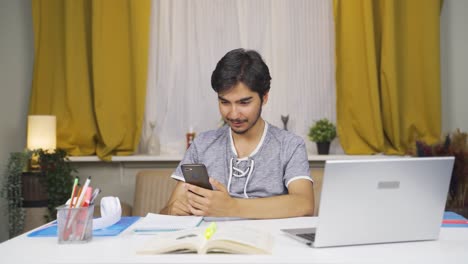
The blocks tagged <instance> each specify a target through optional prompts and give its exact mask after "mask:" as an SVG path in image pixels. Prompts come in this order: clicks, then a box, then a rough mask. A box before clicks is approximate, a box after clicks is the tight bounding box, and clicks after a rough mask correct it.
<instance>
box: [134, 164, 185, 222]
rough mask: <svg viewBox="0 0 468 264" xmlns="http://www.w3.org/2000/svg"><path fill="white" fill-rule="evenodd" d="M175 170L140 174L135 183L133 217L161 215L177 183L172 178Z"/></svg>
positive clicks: (146, 171)
mask: <svg viewBox="0 0 468 264" xmlns="http://www.w3.org/2000/svg"><path fill="white" fill-rule="evenodd" d="M173 171H174V169H154V170H144V171H140V172H138V174H137V175H136V182H135V195H134V201H133V215H135V216H145V215H146V214H147V213H159V211H161V209H163V208H164V206H165V205H166V203H167V201H168V200H169V198H170V196H171V194H172V190H174V187H175V186H176V184H177V181H176V180H174V179H172V178H171V177H170V176H171V174H172V172H173Z"/></svg>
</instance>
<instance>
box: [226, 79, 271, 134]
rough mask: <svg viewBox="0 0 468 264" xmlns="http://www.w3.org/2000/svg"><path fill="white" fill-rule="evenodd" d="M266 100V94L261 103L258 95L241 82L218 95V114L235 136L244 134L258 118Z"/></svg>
mask: <svg viewBox="0 0 468 264" xmlns="http://www.w3.org/2000/svg"><path fill="white" fill-rule="evenodd" d="M267 100H268V93H266V94H265V95H264V96H263V102H262V101H261V100H260V96H259V95H258V93H256V92H254V91H252V90H250V88H249V87H247V86H246V85H245V84H243V83H242V82H239V83H238V84H237V85H235V86H234V87H232V88H231V89H229V90H227V91H224V92H222V93H218V103H219V112H220V113H221V116H222V117H223V119H224V121H225V122H226V123H227V124H228V125H229V126H230V127H231V130H232V131H233V132H234V133H237V134H245V133H246V132H247V131H249V130H250V129H251V128H252V127H253V126H254V125H255V124H256V123H257V121H258V119H259V118H260V114H261V113H262V106H263V105H264V104H265V103H266V102H267Z"/></svg>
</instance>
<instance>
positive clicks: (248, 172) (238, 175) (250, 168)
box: [227, 158, 255, 198]
mask: <svg viewBox="0 0 468 264" xmlns="http://www.w3.org/2000/svg"><path fill="white" fill-rule="evenodd" d="M233 160H234V158H231V160H230V162H229V181H228V185H227V190H228V192H229V193H230V189H231V180H232V176H234V177H236V178H242V177H245V175H247V179H246V180H245V184H244V197H245V198H249V196H248V195H247V184H249V180H250V176H252V172H253V169H254V166H255V161H254V160H253V159H250V158H249V160H250V166H248V167H247V170H245V171H243V170H241V169H238V168H236V167H234V166H233V164H232V161H233ZM233 170H235V172H234V171H233Z"/></svg>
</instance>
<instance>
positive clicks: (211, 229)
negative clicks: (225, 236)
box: [205, 222, 216, 239]
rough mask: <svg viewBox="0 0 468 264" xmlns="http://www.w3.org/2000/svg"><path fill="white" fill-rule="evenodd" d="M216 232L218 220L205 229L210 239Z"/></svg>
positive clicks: (206, 235)
mask: <svg viewBox="0 0 468 264" xmlns="http://www.w3.org/2000/svg"><path fill="white" fill-rule="evenodd" d="M215 232H216V222H213V223H211V224H210V225H209V226H208V227H207V228H206V229H205V238H206V239H210V238H211V237H212V236H213V234H214V233H215Z"/></svg>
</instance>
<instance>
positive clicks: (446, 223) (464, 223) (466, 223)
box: [442, 212, 468, 227]
mask: <svg viewBox="0 0 468 264" xmlns="http://www.w3.org/2000/svg"><path fill="white" fill-rule="evenodd" d="M450 220H460V221H450ZM442 227H468V220H467V219H466V218H465V217H463V216H461V215H459V214H457V213H454V212H445V213H444V220H443V221H442Z"/></svg>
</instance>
